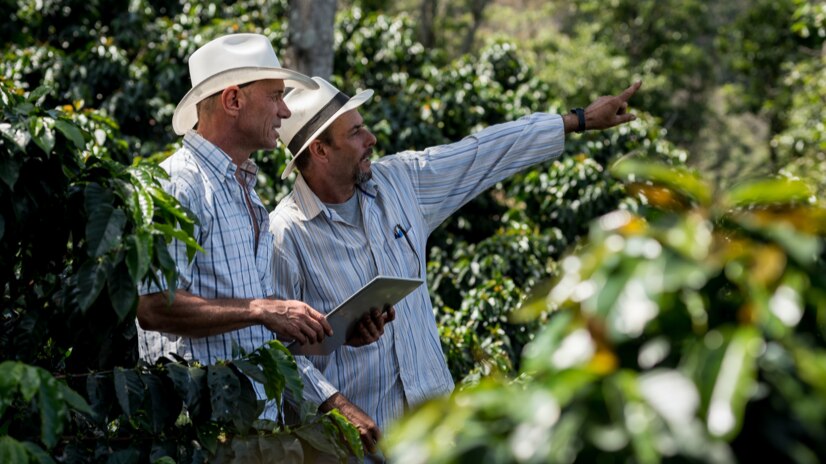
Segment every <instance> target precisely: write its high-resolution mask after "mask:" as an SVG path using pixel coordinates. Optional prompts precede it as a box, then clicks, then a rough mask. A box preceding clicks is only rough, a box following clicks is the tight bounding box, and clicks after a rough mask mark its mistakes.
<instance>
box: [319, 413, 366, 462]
mask: <svg viewBox="0 0 826 464" xmlns="http://www.w3.org/2000/svg"><path fill="white" fill-rule="evenodd" d="M324 416H325V417H327V418H329V419H331V420H332V422H333V424H335V426H336V427H337V428H338V431H339V432H340V433H341V435H342V436H343V437H344V440H345V441H346V442H347V445H348V446H349V447H350V451H351V452H353V454H355V455H356V457H357V458H359V459H362V458H364V449H363V448H362V445H361V436H360V435H359V431H358V429H357V428H356V427H355V426H354V425H353V424H352V423H350V421H348V420H347V418H346V417H344V415H343V414H341V413H340V412H339V411H338V410H337V409H333V410H332V411H330V412H328V413H327V414H325V415H324Z"/></svg>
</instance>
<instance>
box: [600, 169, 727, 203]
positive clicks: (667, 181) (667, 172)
mask: <svg viewBox="0 0 826 464" xmlns="http://www.w3.org/2000/svg"><path fill="white" fill-rule="evenodd" d="M610 172H611V174H612V175H613V176H615V177H618V178H620V179H623V180H625V181H626V182H639V181H643V180H647V181H650V182H652V183H654V184H659V185H663V186H665V187H668V188H670V189H673V190H675V191H677V192H680V193H682V194H684V195H687V196H688V197H690V198H693V199H694V200H696V201H697V202H698V203H699V204H701V205H703V206H708V205H710V204H711V194H712V192H713V189H712V188H711V187H710V186H709V185H708V184H707V183H705V182H703V180H702V179H701V178H700V176H699V175H698V174H696V173H694V172H692V171H689V170H688V169H686V168H681V167H674V166H669V165H667V164H664V163H661V162H658V161H654V160H642V159H634V158H623V159H620V160H618V161H617V162H616V163H614V165H613V166H611V168H610Z"/></svg>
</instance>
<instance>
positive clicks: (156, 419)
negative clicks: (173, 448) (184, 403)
mask: <svg viewBox="0 0 826 464" xmlns="http://www.w3.org/2000/svg"><path fill="white" fill-rule="evenodd" d="M139 375H140V378H141V380H142V381H143V384H144V386H145V387H146V390H145V392H146V393H145V396H146V400H147V401H148V403H149V404H148V406H149V407H148V408H146V413H147V415H148V417H149V422H150V425H151V427H152V428H151V430H152V432H153V433H155V434H161V433H162V432H163V431H164V429H165V428H166V427H167V426H170V425H172V424H173V423H174V422H175V419H176V418H177V417H178V414H180V412H181V410H180V406H181V402H180V401H177V398H175V396H174V395H172V392H171V391H167V389H166V388H165V385H164V383H163V381H162V380H161V378H160V377H157V376H155V375H154V374H146V373H141V374H139ZM176 407H177V408H176Z"/></svg>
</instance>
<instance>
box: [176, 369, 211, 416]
mask: <svg viewBox="0 0 826 464" xmlns="http://www.w3.org/2000/svg"><path fill="white" fill-rule="evenodd" d="M166 372H167V374H168V375H169V378H170V379H171V380H172V384H173V385H174V387H175V391H176V392H177V394H178V397H179V398H181V400H183V402H184V404H185V405H186V409H187V410H188V411H189V413H190V415H192V416H193V417H198V416H200V415H202V414H204V413H206V412H208V411H209V403H208V402H206V396H205V394H206V393H207V391H208V390H207V383H206V375H207V372H206V371H205V370H204V369H201V368H199V367H187V366H184V365H181V364H178V363H169V364H167V365H166Z"/></svg>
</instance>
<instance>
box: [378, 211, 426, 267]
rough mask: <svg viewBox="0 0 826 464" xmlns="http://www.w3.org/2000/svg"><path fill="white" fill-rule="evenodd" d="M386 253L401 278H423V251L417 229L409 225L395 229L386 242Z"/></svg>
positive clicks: (400, 224) (401, 224)
mask: <svg viewBox="0 0 826 464" xmlns="http://www.w3.org/2000/svg"><path fill="white" fill-rule="evenodd" d="M384 244H385V245H384V252H385V255H386V256H387V258H388V259H389V260H390V261H391V263H392V266H393V268H394V269H397V271H398V275H399V276H400V277H414V278H418V277H421V275H420V274H421V273H420V269H421V261H420V259H421V257H422V253H421V250H419V249H418V244H419V239H418V233H417V232H416V230H415V228H414V227H412V226H411V225H410V224H409V223H399V224H397V226H394V227H393V230H392V236H391V237H390V238H388V239H387V240H386V241H385V242H384Z"/></svg>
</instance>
